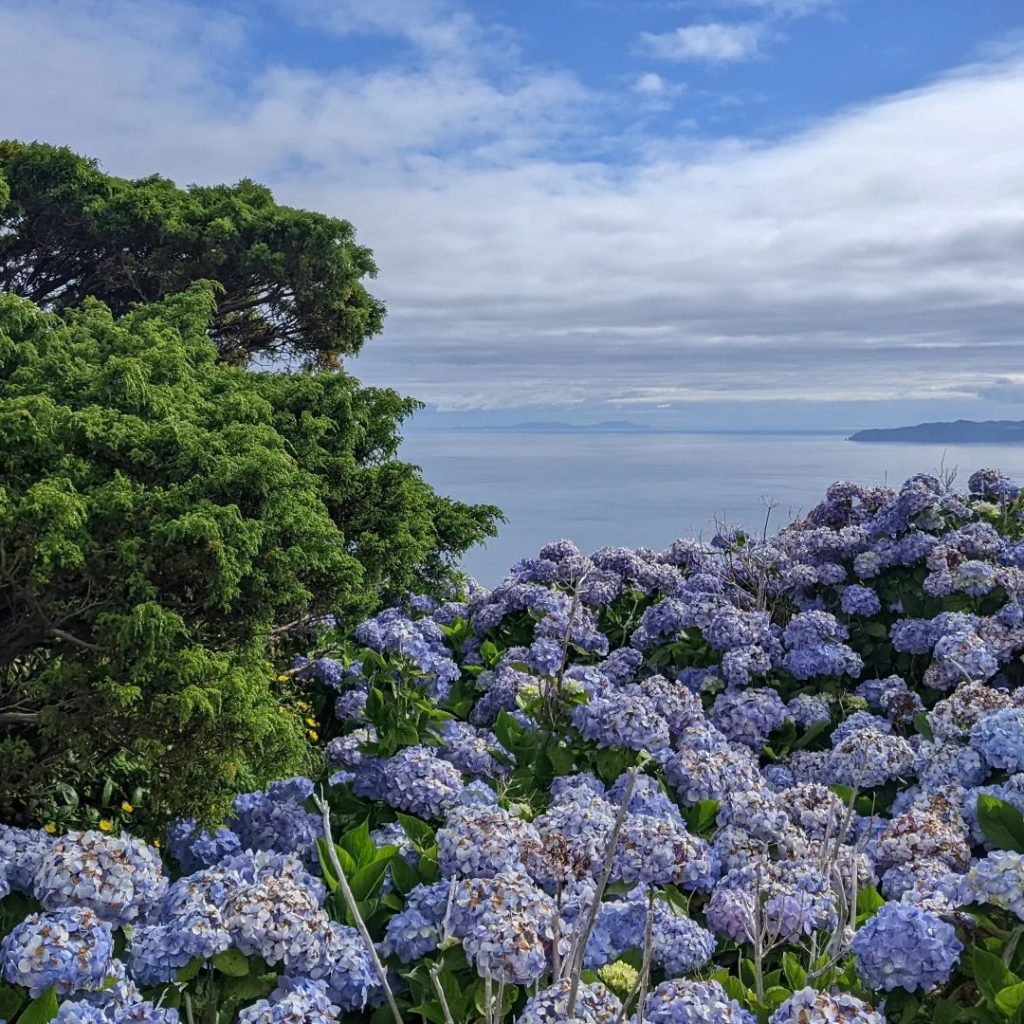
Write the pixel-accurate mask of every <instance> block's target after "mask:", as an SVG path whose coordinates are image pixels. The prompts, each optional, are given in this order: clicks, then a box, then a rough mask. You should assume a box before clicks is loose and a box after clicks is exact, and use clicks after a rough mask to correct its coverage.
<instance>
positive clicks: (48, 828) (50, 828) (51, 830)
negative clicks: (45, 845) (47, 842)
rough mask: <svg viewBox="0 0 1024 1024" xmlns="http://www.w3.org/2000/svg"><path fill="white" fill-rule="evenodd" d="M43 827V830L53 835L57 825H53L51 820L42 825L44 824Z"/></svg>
mask: <svg viewBox="0 0 1024 1024" xmlns="http://www.w3.org/2000/svg"><path fill="white" fill-rule="evenodd" d="M43 829H44V830H45V831H47V832H49V833H50V835H51V836H52V835H53V833H54V832H56V831H57V826H56V825H54V823H53V822H52V821H51V822H50V823H49V824H48V825H44V826H43Z"/></svg>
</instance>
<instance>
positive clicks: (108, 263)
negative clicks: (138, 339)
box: [0, 141, 384, 367]
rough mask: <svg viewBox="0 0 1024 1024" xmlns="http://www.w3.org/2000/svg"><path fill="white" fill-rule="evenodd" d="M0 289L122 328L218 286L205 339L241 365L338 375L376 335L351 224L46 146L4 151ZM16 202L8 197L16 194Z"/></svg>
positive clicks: (0, 160)
mask: <svg viewBox="0 0 1024 1024" xmlns="http://www.w3.org/2000/svg"><path fill="white" fill-rule="evenodd" d="M0 178H5V179H6V182H7V185H6V186H4V185H0V289H2V290H4V291H11V292H14V293H15V294H18V295H22V296H24V297H26V298H29V299H32V301H34V302H37V303H39V304H40V305H42V306H44V307H46V308H52V309H57V310H62V309H68V308H72V307H74V306H77V305H79V304H81V303H82V302H83V301H84V300H85V299H86V298H90V297H94V298H98V299H100V300H102V301H103V302H105V303H106V304H107V305H108V306H109V307H110V308H111V309H112V310H113V312H114V314H115V315H121V314H124V313H127V312H128V311H129V309H131V308H132V307H133V306H134V305H135V304H137V303H139V302H157V301H159V300H161V299H163V298H164V297H166V296H168V295H172V294H174V293H176V292H180V291H184V290H185V289H186V288H188V287H189V286H190V285H191V284H193V283H194V282H196V281H201V280H210V281H216V282H217V283H218V285H219V287H218V289H217V294H216V307H215V310H214V316H213V319H212V322H211V334H212V337H213V338H214V339H215V340H216V342H217V346H218V348H219V349H220V351H221V354H222V355H223V356H224V357H225V358H227V359H230V360H232V361H235V362H246V361H248V360H249V359H251V358H252V357H254V356H271V357H275V358H279V359H280V358H295V357H298V358H299V359H301V360H303V361H305V363H306V364H307V365H311V366H319V367H332V366H336V365H337V359H338V357H339V356H344V355H352V354H354V353H356V352H358V351H359V349H360V347H361V346H362V344H363V342H364V341H365V340H366V339H367V338H369V337H372V336H373V335H374V334H377V333H378V332H379V331H380V329H381V324H382V322H383V318H384V307H383V305H382V303H381V302H379V301H378V300H377V299H375V298H373V296H372V295H370V294H369V293H368V292H367V291H366V289H365V288H364V286H363V283H362V282H363V280H364V279H365V278H368V277H374V276H375V275H376V272H377V268H376V265H375V264H374V261H373V254H372V253H371V251H370V250H369V249H367V248H365V247H364V246H361V245H357V244H356V242H355V231H354V230H353V228H352V225H351V224H350V223H349V222H348V221H345V220H339V219H337V218H334V217H328V216H325V215H324V214H320V213H311V212H309V211H306V210H295V209H290V208H288V207H285V206H279V205H278V204H277V203H276V202H275V201H274V197H273V196H272V195H271V193H270V191H269V190H268V189H267V188H264V187H263V186H262V185H257V184H256V183H255V182H252V181H241V182H239V183H238V184H237V185H231V186H229V185H217V186H214V187H212V188H207V187H200V186H192V187H190V188H188V189H180V188H178V187H177V186H175V184H174V183H173V182H172V181H169V180H167V179H166V178H161V177H159V176H157V175H153V176H151V177H148V178H141V179H138V180H135V181H129V180H126V179H124V178H116V177H112V176H111V175H109V174H104V173H103V172H102V171H101V170H100V169H99V167H98V165H97V164H96V162H95V161H93V160H89V159H86V158H85V157H81V156H78V155H77V154H75V153H73V152H72V151H71V150H70V149H67V148H57V147H54V146H48V145H44V144H42V143H30V144H25V143H20V142H14V141H7V142H0ZM8 193H9V194H8Z"/></svg>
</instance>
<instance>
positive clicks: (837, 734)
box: [832, 711, 892, 747]
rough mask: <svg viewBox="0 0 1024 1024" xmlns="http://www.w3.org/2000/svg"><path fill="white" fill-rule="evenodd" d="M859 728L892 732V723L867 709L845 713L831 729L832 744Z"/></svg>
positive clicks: (839, 741)
mask: <svg viewBox="0 0 1024 1024" xmlns="http://www.w3.org/2000/svg"><path fill="white" fill-rule="evenodd" d="M860 729H874V730H875V731H876V732H892V723H891V722H890V721H889V720H888V719H885V718H880V717H879V716H878V715H873V714H871V713H870V712H869V711H854V712H853V714H851V715H847V716H846V717H845V718H844V719H843V720H842V721H841V722H840V723H839V724H838V725H837V726H836V727H835V728H834V729H833V730H832V746H833V747H835V746H837V745H838V744H840V743H842V742H843V740H845V739H846V737H847V736H852V735H853V733H855V732H857V731H858V730H860Z"/></svg>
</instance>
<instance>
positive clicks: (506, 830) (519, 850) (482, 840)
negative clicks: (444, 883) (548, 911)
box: [437, 804, 541, 878]
mask: <svg viewBox="0 0 1024 1024" xmlns="http://www.w3.org/2000/svg"><path fill="white" fill-rule="evenodd" d="M540 844H541V838H540V834H539V833H538V832H537V830H536V829H535V828H534V827H533V826H532V825H530V824H528V823H527V822H525V821H523V820H522V819H520V818H513V817H512V815H511V814H509V813H508V811H505V810H502V808H500V807H493V806H487V805H480V804H470V805H469V806H467V807H457V808H454V809H453V810H452V811H450V812H449V814H448V816H447V818H446V819H445V824H444V827H443V828H440V829H438V831H437V859H438V863H439V864H440V867H441V874H442V875H444V876H445V878H454V877H459V878H490V877H492V876H494V875H496V874H498V873H499V872H502V871H509V870H523V856H524V851H525V850H526V849H528V848H530V847H539V846H540Z"/></svg>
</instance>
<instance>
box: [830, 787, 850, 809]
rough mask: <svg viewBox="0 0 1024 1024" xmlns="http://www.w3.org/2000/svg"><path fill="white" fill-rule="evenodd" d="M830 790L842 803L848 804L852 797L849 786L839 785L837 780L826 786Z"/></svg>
mask: <svg viewBox="0 0 1024 1024" xmlns="http://www.w3.org/2000/svg"><path fill="white" fill-rule="evenodd" d="M828 788H829V789H831V790H832V792H833V793H835V794H836V796H838V797H839V799H840V800H842V801H843V803H844V804H846V805H847V806H849V803H850V801H851V800H852V799H853V790H852V789H850V787H849V786H843V785H840V784H839V783H838V782H835V783H833V784H832V785H831V786H829V787H828Z"/></svg>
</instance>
